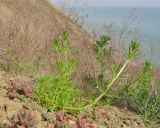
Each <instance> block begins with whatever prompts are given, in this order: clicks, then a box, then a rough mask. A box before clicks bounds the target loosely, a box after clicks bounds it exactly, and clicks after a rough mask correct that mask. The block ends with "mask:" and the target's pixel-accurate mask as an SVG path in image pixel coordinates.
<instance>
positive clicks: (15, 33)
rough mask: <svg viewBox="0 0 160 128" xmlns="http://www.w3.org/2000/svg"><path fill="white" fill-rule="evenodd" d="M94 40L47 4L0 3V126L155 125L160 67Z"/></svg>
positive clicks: (134, 48) (31, 0) (133, 50)
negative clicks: (157, 67)
mask: <svg viewBox="0 0 160 128" xmlns="http://www.w3.org/2000/svg"><path fill="white" fill-rule="evenodd" d="M94 36H96V35H94ZM94 36H92V35H90V34H89V33H87V32H86V31H85V30H84V29H83V28H82V27H81V25H78V24H77V23H75V22H74V21H72V20H71V19H70V17H68V16H67V15H65V14H64V12H62V11H61V10H59V9H58V8H57V7H56V6H54V5H52V4H50V3H49V1H48V0H0V128H8V127H10V128H19V127H21V128H22V127H23V128H31V127H32V128H159V127H160V126H159V124H160V123H159V122H160V113H159V112H160V93H159V92H160V91H159V81H158V80H159V77H158V76H159V72H157V71H158V70H159V69H155V68H154V67H153V66H152V63H151V62H150V61H146V62H145V63H144V62H138V61H137V60H136V57H138V56H139V54H140V45H139V42H137V41H136V40H132V41H131V43H130V45H129V46H128V48H126V49H124V50H125V54H123V52H122V51H120V50H119V49H116V48H115V47H114V46H113V45H112V41H113V40H112V36H107V35H102V36H100V37H99V39H98V40H97V41H95V39H94V38H96V37H94ZM69 42H71V43H69ZM70 44H71V45H70ZM77 51H79V52H77ZM92 52H94V54H93V53H92ZM76 59H77V61H78V62H76ZM77 69H78V70H77ZM154 70H155V71H156V73H154V72H155V71H154ZM88 73H90V74H88ZM84 78H85V79H84ZM82 87H83V88H82Z"/></svg>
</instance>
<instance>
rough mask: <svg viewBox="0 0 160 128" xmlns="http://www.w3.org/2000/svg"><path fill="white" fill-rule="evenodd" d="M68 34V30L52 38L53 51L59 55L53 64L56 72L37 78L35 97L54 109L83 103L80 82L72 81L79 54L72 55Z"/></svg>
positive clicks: (50, 108) (48, 107)
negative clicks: (79, 87)
mask: <svg viewBox="0 0 160 128" xmlns="http://www.w3.org/2000/svg"><path fill="white" fill-rule="evenodd" d="M68 36H69V34H68V32H66V31H64V32H63V33H62V36H58V37H56V38H54V39H53V40H52V47H53V52H54V53H55V55H56V57H57V58H56V62H55V63H54V64H53V66H54V67H53V68H54V69H55V73H54V74H48V75H46V76H40V77H39V78H38V79H37V86H36V89H35V99H36V101H37V102H38V103H39V104H41V105H42V106H43V107H45V108H47V109H49V110H52V111H54V110H57V109H63V108H65V107H78V106H80V105H81V103H82V102H81V94H80V91H79V89H78V84H75V83H74V82H73V81H72V76H73V74H74V73H75V72H76V64H77V62H76V57H77V56H71V52H72V48H71V46H70V42H69V41H68Z"/></svg>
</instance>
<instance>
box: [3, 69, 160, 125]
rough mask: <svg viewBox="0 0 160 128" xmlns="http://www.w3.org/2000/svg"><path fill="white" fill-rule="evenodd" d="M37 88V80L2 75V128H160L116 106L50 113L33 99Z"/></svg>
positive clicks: (7, 74) (4, 73) (6, 74)
mask: <svg viewBox="0 0 160 128" xmlns="http://www.w3.org/2000/svg"><path fill="white" fill-rule="evenodd" d="M33 85H34V79H33V78H30V77H22V76H14V75H11V74H9V73H6V72H0V128H9V127H11V128H25V127H26V128H160V125H159V126H158V125H152V126H151V125H149V124H145V123H144V122H143V121H142V120H141V119H140V118H139V117H138V116H137V115H136V114H134V113H131V112H129V111H128V110H127V109H119V108H117V107H113V106H110V107H97V108H96V109H95V111H92V110H86V111H83V112H82V113H81V114H80V115H79V116H71V115H69V114H68V115H67V114H64V112H63V111H58V112H47V111H46V110H45V109H44V108H42V107H41V106H39V105H37V104H36V103H35V102H34V100H33V99H32V97H31V96H29V94H30V92H32V87H33ZM22 124H23V126H25V127H22ZM27 125H28V126H27ZM17 126H18V127H17ZM19 126H20V127H19Z"/></svg>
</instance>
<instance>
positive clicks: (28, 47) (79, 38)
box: [0, 0, 94, 80]
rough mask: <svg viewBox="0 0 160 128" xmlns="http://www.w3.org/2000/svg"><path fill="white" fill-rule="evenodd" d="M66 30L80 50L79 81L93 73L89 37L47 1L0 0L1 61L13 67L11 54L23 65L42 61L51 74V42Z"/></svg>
mask: <svg viewBox="0 0 160 128" xmlns="http://www.w3.org/2000/svg"><path fill="white" fill-rule="evenodd" d="M63 30H67V31H69V33H70V41H71V42H72V45H73V47H74V48H75V50H79V51H80V57H79V63H78V69H79V71H78V73H77V74H76V76H77V77H76V78H77V79H79V80H80V79H81V78H82V77H81V76H82V75H83V73H86V72H91V73H92V72H93V66H94V64H93V63H94V62H93V57H92V51H91V49H90V45H91V43H92V42H93V40H92V39H91V37H90V35H89V34H88V33H86V32H85V31H84V30H83V29H82V28H81V27H80V26H79V25H77V24H76V23H74V22H73V21H71V20H70V19H69V18H68V17H67V16H65V15H64V14H63V13H62V12H61V11H59V10H58V9H57V8H56V7H54V6H52V5H51V4H50V3H49V2H48V1H47V0H1V1H0V60H1V61H2V62H3V63H5V64H6V65H8V66H11V67H12V65H13V62H12V61H11V60H9V58H8V54H7V51H11V52H12V53H13V54H14V56H15V58H16V59H17V60H18V61H20V62H22V61H24V60H25V59H27V60H29V62H30V63H34V62H35V61H36V60H37V58H41V60H42V61H43V63H44V64H45V66H47V70H48V71H49V70H51V69H50V66H51V62H53V61H54V56H53V55H52V53H51V52H50V51H51V46H50V42H51V39H52V37H54V36H55V35H57V34H59V33H60V32H62V31H63Z"/></svg>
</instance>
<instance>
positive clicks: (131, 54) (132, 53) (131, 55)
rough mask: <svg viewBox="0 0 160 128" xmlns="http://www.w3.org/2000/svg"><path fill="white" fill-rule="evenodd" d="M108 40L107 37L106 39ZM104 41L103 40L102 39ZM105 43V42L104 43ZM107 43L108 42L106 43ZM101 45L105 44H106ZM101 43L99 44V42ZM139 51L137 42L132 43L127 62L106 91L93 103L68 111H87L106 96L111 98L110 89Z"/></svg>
mask: <svg viewBox="0 0 160 128" xmlns="http://www.w3.org/2000/svg"><path fill="white" fill-rule="evenodd" d="M105 38H106V37H105ZM101 39H102V38H101ZM102 42H103V41H102ZM104 42H106V40H105V41H104ZM104 42H103V43H101V44H103V45H104V44H105V43H104ZM97 43H99V42H97ZM100 46H102V45H100ZM138 51H139V44H138V43H137V42H135V41H132V42H131V44H130V46H129V50H128V52H127V59H126V61H125V63H124V64H122V65H121V66H119V68H118V69H119V70H118V71H117V72H116V74H115V76H114V78H113V79H112V80H109V82H106V83H105V84H104V87H105V88H104V90H101V93H100V94H99V96H97V97H96V98H95V99H94V100H93V101H92V102H91V103H89V104H87V105H85V106H83V107H81V108H66V109H71V110H77V109H86V108H89V107H93V106H95V105H96V104H97V103H98V102H99V101H100V100H101V99H102V98H103V97H105V96H110V93H109V90H110V88H111V87H112V86H113V85H114V83H115V82H116V81H117V80H118V78H119V77H120V75H121V74H122V73H123V71H124V69H125V68H126V66H127V64H128V63H129V62H130V61H132V59H134V57H135V56H136V55H137V53H138ZM100 87H102V85H100Z"/></svg>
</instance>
